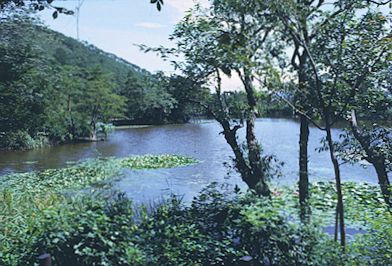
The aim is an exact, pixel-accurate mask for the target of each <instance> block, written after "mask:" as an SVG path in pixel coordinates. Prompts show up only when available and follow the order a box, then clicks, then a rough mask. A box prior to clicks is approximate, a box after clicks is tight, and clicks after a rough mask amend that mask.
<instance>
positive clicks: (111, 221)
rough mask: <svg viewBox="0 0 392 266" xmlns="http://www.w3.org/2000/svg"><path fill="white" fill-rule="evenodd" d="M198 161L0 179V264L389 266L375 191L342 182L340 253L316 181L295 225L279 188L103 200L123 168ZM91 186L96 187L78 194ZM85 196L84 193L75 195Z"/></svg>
mask: <svg viewBox="0 0 392 266" xmlns="http://www.w3.org/2000/svg"><path fill="white" fill-rule="evenodd" d="M193 163H196V161H195V160H193V159H191V158H187V157H181V156H172V155H161V156H152V155H147V156H140V157H130V158H124V159H115V158H102V159H96V160H90V161H86V162H83V163H81V164H77V165H74V166H71V167H68V168H64V169H57V170H46V171H43V172H34V173H25V174H11V175H7V176H4V177H1V179H0V243H1V246H0V265H33V263H34V262H36V256H37V255H39V254H42V253H44V252H48V253H50V254H51V255H52V256H53V259H54V264H55V265H241V263H242V262H243V260H248V259H252V260H253V261H255V262H258V263H261V265H263V264H264V265H267V264H268V265H388V263H389V262H391V251H390V246H392V230H391V224H392V216H391V214H390V213H389V212H388V211H387V209H386V206H385V205H384V203H383V201H382V197H381V195H380V194H379V192H378V188H377V187H374V186H371V185H368V184H355V183H345V184H344V186H343V188H344V195H345V203H346V217H347V220H346V221H347V226H348V227H350V228H356V229H363V230H364V231H365V232H367V233H366V234H360V235H356V237H355V238H354V237H351V238H350V241H349V244H348V247H347V249H346V252H345V253H343V251H342V250H341V248H340V247H339V246H338V245H337V244H336V242H334V241H333V239H332V237H331V236H330V235H328V234H325V233H323V231H324V228H325V227H326V226H331V225H333V224H334V210H335V206H336V198H335V194H336V193H335V191H334V184H333V183H314V184H312V189H311V200H310V204H311V208H312V217H311V223H309V224H308V225H303V224H301V222H300V220H299V216H298V212H299V211H298V210H299V207H298V203H297V202H298V194H297V192H296V190H295V189H294V188H290V187H283V188H282V187H279V188H275V189H274V191H273V196H272V198H271V199H270V200H267V199H264V198H257V197H255V196H253V195H251V194H249V193H234V192H233V191H231V190H228V189H227V188H223V186H222V188H221V187H220V186H218V185H211V186H209V187H207V188H206V189H205V190H203V191H202V192H201V193H200V194H199V196H198V197H197V198H195V199H194V201H193V202H192V203H191V204H186V205H184V204H183V203H181V201H180V200H179V199H177V198H174V197H173V198H172V199H171V200H169V201H167V202H165V203H162V204H161V205H159V206H155V208H153V210H150V211H147V210H146V208H144V207H137V208H135V206H134V205H133V204H132V201H131V200H130V199H127V198H126V197H125V196H124V195H122V194H121V193H112V194H109V193H107V192H105V193H103V192H102V191H105V190H101V189H99V188H102V187H110V181H111V180H113V179H114V178H116V177H119V176H121V169H123V168H133V169H156V168H161V167H176V166H182V165H189V164H193ZM88 187H93V188H96V189H93V190H88V193H86V190H83V189H84V188H88ZM81 191H83V192H82V193H79V192H81Z"/></svg>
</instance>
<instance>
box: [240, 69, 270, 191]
mask: <svg viewBox="0 0 392 266" xmlns="http://www.w3.org/2000/svg"><path fill="white" fill-rule="evenodd" d="M242 80H243V82H244V86H245V91H246V95H247V99H248V105H249V116H248V118H247V121H246V143H247V146H248V159H249V165H250V169H251V179H252V180H255V181H256V180H257V184H256V188H255V190H256V192H257V193H258V194H261V195H263V196H269V195H270V190H269V187H268V185H267V182H266V176H265V172H264V166H263V161H262V158H261V148H260V145H259V143H258V141H257V138H256V135H255V120H256V116H257V106H256V105H257V101H256V97H255V95H254V89H253V84H252V79H251V77H250V74H249V73H247V71H246V70H245V71H244V77H243V79H242Z"/></svg>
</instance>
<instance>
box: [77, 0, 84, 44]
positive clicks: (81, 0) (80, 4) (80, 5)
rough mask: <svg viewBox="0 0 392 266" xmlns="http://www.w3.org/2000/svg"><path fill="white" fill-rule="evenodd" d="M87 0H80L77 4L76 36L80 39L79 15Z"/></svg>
mask: <svg viewBox="0 0 392 266" xmlns="http://www.w3.org/2000/svg"><path fill="white" fill-rule="evenodd" d="M84 1H85V0H78V5H77V6H76V12H75V13H76V38H77V39H78V40H79V15H80V8H81V7H82V5H83V3H84Z"/></svg>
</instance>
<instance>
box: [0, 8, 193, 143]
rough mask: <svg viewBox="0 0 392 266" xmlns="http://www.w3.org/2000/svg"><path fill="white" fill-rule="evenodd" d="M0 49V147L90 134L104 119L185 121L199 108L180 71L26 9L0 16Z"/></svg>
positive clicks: (93, 133) (136, 121)
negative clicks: (124, 54) (147, 64)
mask: <svg viewBox="0 0 392 266" xmlns="http://www.w3.org/2000/svg"><path fill="white" fill-rule="evenodd" d="M0 55H1V57H0V129H1V130H0V147H2V148H15V149H17V148H34V147H37V146H41V145H46V144H48V142H51V143H59V142H65V141H72V140H76V139H81V138H83V139H87V138H89V139H92V140H96V139H97V133H99V132H100V131H105V130H106V129H107V127H104V126H102V123H105V124H107V123H110V122H111V121H117V120H119V119H121V120H125V121H126V122H127V123H153V124H162V123H167V122H186V121H187V120H188V119H189V118H190V114H191V113H193V112H196V111H197V110H196V109H194V108H193V107H192V106H191V105H190V104H189V102H187V97H188V94H189V93H188V91H186V90H183V87H184V86H187V83H186V82H187V80H186V79H185V78H183V77H181V76H172V77H167V76H165V75H163V74H162V73H157V74H155V75H152V74H150V73H149V72H147V71H146V70H143V69H141V68H139V67H138V66H135V65H133V64H130V63H128V62H126V61H124V60H122V59H120V58H118V57H116V56H115V55H112V54H108V53H105V52H103V51H101V50H99V49H98V48H96V47H94V46H92V45H88V44H84V43H80V42H78V41H76V40H74V39H72V38H69V37H66V36H64V35H62V34H60V33H57V32H54V31H51V30H49V29H47V28H45V27H44V26H43V25H41V23H40V22H39V21H38V20H36V19H34V18H32V17H31V16H30V17H29V16H27V15H26V14H25V13H24V12H21V13H20V12H12V13H10V14H8V15H7V14H5V13H4V16H3V17H2V18H1V28H0ZM184 92H186V93H187V94H184ZM189 95H191V94H189ZM97 125H98V126H97ZM103 133H105V132H103Z"/></svg>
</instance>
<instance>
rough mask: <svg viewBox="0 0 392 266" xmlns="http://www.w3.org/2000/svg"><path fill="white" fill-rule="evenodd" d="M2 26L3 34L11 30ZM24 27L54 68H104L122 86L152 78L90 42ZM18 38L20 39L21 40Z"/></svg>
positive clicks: (29, 25) (40, 27) (31, 25)
mask: <svg viewBox="0 0 392 266" xmlns="http://www.w3.org/2000/svg"><path fill="white" fill-rule="evenodd" d="M1 23H2V27H0V33H2V31H3V30H4V29H6V26H7V25H6V23H7V22H3V21H2V22H1ZM20 27H23V28H24V30H25V32H26V35H28V39H29V43H30V44H31V45H33V46H35V48H38V49H39V50H40V51H42V52H43V53H45V54H46V57H47V58H49V60H54V61H55V62H52V63H54V65H56V64H57V63H58V64H60V65H73V66H78V67H81V68H91V67H94V66H95V65H100V66H101V68H102V69H103V70H104V71H106V72H111V73H112V74H113V76H114V78H115V81H116V82H117V83H118V85H120V86H121V85H123V84H124V83H125V82H126V79H127V76H128V75H129V73H131V74H130V75H134V76H135V77H136V78H143V77H144V76H149V75H151V74H150V72H148V71H147V70H145V69H142V68H141V67H139V66H137V65H135V64H132V63H130V62H128V61H126V60H125V59H123V58H120V57H118V56H116V55H114V54H111V53H108V52H105V51H103V50H101V49H99V48H98V47H96V46H94V45H92V44H89V43H87V42H79V41H78V40H76V39H74V38H71V37H68V36H65V35H64V34H62V33H60V32H56V31H54V30H51V29H49V28H47V27H45V26H43V25H40V24H39V23H37V24H35V23H27V22H22V23H20ZM1 28H3V29H1ZM15 37H16V38H18V36H15ZM24 37H26V36H24Z"/></svg>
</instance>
